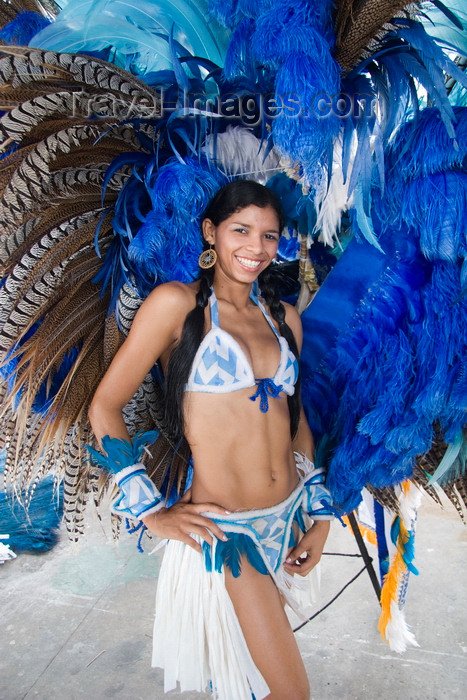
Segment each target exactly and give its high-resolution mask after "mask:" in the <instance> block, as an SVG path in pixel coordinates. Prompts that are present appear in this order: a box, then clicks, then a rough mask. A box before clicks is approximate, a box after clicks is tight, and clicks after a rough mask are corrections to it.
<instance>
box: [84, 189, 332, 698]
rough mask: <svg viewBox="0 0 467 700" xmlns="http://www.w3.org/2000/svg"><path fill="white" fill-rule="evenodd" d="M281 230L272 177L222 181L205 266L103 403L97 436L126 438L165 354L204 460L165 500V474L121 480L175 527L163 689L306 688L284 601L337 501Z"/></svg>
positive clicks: (132, 351) (173, 423)
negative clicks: (289, 301) (284, 286)
mask: <svg viewBox="0 0 467 700" xmlns="http://www.w3.org/2000/svg"><path fill="white" fill-rule="evenodd" d="M282 228H283V219H282V212H281V208H280V204H279V203H278V201H277V199H276V197H275V196H274V195H273V193H272V192H271V191H270V190H268V189H267V188H265V187H263V186H262V185H259V184H257V183H255V182H251V181H235V182H232V183H230V184H228V185H226V186H225V187H224V188H222V190H220V192H218V193H217V195H216V196H215V197H214V199H213V200H212V201H211V202H210V204H209V205H208V207H207V209H206V211H205V214H204V217H203V221H202V234H203V237H204V240H205V242H206V247H207V246H208V245H209V250H207V251H205V253H204V254H203V256H202V259H201V258H200V264H201V265H202V266H203V267H204V268H207V269H205V270H204V271H203V272H202V274H201V277H200V279H199V280H198V281H197V282H195V283H192V284H181V283H177V282H172V283H169V284H164V285H161V286H159V287H157V288H156V289H154V291H153V292H152V293H151V294H150V295H149V297H148V298H147V299H146V300H145V302H144V303H143V304H142V306H141V308H140V309H139V311H138V313H137V315H136V317H135V319H134V322H133V325H132V328H131V332H130V334H129V336H128V338H127V340H126V341H125V343H124V344H123V346H122V347H121V348H120V350H119V351H118V353H117V355H116V356H115V358H114V360H113V362H112V364H111V366H110V368H109V370H108V372H107V374H106V375H105V377H104V379H103V380H102V383H101V384H100V386H99V388H98V390H97V392H96V394H95V397H94V400H93V402H92V406H91V410H90V419H91V423H92V427H93V429H94V432H95V435H96V437H97V438H98V439H102V438H103V437H104V436H110V438H114V439H115V438H120V439H122V438H123V439H126V440H128V439H129V437H128V433H127V430H126V427H125V423H124V421H123V418H122V409H123V407H124V406H125V404H126V403H127V402H128V401H129V400H130V398H131V397H132V396H133V394H134V393H135V391H136V390H137V388H138V386H139V385H140V383H141V382H142V380H143V379H144V377H145V376H146V374H147V372H148V371H149V370H150V369H151V367H152V366H153V365H154V364H155V363H156V362H159V363H160V366H161V368H162V370H163V373H164V376H165V379H166V401H167V424H168V426H169V429H170V430H171V431H172V435H173V443H174V444H175V443H177V444H181V443H182V442H184V441H185V443H187V444H188V446H189V450H190V452H191V455H192V458H193V477H192V484H191V487H190V488H189V489H188V490H186V492H185V493H184V495H183V496H182V497H181V498H180V500H179V501H178V502H176V503H175V504H174V505H172V506H171V507H168V508H166V507H165V502H164V500H163V498H162V496H161V494H160V493H159V491H158V490H157V489H155V487H154V493H153V496H152V497H151V494H150V495H149V498H148V499H146V500H145V498H146V496H147V495H148V488H149V491H151V486H149V487H148V485H147V478H145V476H144V474H143V475H141V471H142V470H141V465H137V467H135V468H134V467H133V466H131V468H130V469H129V471H128V470H127V471H126V472H125V479H126V481H125V479H124V478H121V479H117V483H119V484H120V486H121V488H122V493H129V491H130V490H132V493H133V495H132V497H131V498H132V499H133V500H132V504H131V506H130V507H129V508H128V509H127V510H129V512H131V513H132V514H133V515H136V517H139V518H140V519H142V520H143V522H144V524H145V525H146V526H147V527H148V529H149V530H150V531H151V532H152V533H154V534H155V535H157V536H158V537H160V538H162V539H166V540H169V543H168V544H167V547H166V552H165V554H164V560H163V564H162V566H161V573H160V576H159V582H158V593H157V600H156V621H155V634H154V657H153V663H154V665H157V666H163V667H164V668H165V688H166V690H169V689H171V688H173V687H174V686H175V684H176V682H177V680H178V681H180V683H181V688H182V690H188V689H197V690H203V689H205V688H206V685H209V683H210V682H211V687H212V689H213V690H214V693H215V694H216V696H217V697H219V698H223V700H248V699H249V698H251V695H252V693H253V694H254V697H256V700H260V698H266V697H267V698H270V699H271V700H287V699H290V700H301V699H303V700H305V699H306V698H308V697H309V685H308V680H307V676H306V672H305V668H304V665H303V662H302V660H301V657H300V653H299V650H298V647H297V644H296V641H295V638H294V635H293V632H292V629H291V627H290V624H289V622H288V619H287V616H286V613H285V611H284V601H285V600H287V602H289V603H291V604H292V605H295V607H297V602H296V598H294V595H293V588H294V587H295V582H296V581H297V578H296V577H295V579H294V578H292V575H293V574H298V575H299V576H305V575H306V574H308V573H309V571H310V570H311V569H312V568H313V567H314V566H315V565H316V563H317V562H318V561H319V559H320V557H321V554H322V550H323V546H324V542H325V540H326V537H327V534H328V530H329V519H330V518H331V517H332V509H331V506H330V503H329V499H328V496H327V492H326V490H325V488H324V486H323V481H324V477H323V474H322V473H321V472H320V471H318V470H315V469H314V468H313V465H312V463H311V459H312V457H313V440H312V436H311V433H310V431H309V428H308V425H307V423H306V420H305V417H304V414H303V411H302V409H301V405H300V395H299V391H298V383H297V382H298V374H299V373H298V359H297V358H298V353H299V350H300V346H301V341H302V335H301V324H300V318H299V316H298V313H297V312H296V311H295V309H294V308H293V307H291V306H289V305H286V304H282V303H280V301H279V300H278V299H277V298H276V296H275V294H274V290H273V289H272V287H271V283H270V276H271V275H270V271H269V267H270V265H271V263H272V262H273V261H274V259H275V257H276V253H277V247H278V243H279V238H280V235H281V231H282ZM213 262H214V264H212V263H213ZM257 282H259V286H260V289H261V293H262V295H263V300H260V299H259V298H258V297H257V296H256V295H255V293H254V291H253V290H254V289H255V287H256V283H257ZM106 440H108V438H105V440H104V442H103V446H104V449H105V448H106V442H105V441H106ZM112 442H115V441H112V440H110V442H107V445H109V444H110V443H112ZM137 479H142V481H141V482H137ZM127 482H128V483H130V485H131V488H129V487H127V491H126V492H125V483H127ZM136 484H139V486H141V488H140V490H139V491H138V488H137V487H136V486H135V485H136ZM135 491H136V492H138V493H140V494H142V496H141V497H140V496H138V498H137V499H136V501H135V496H134V493H135ZM131 498H130V496H128V497H127V496H124V495H122V497H121V499H120V510H123V509H124V506H128V504H129V500H128V499H130V500H131ZM138 499H139V500H138ZM122 500H123V504H122ZM143 502H144V504H143V506H142V505H141V504H142V503H143ZM132 508H133V510H132ZM307 514H308V515H310V516H311V518H312V520H310V519H309V518H308V515H307ZM300 529H301V531H302V533H304V534H303V536H302V537H301V539H299V537H298V536H297V535H299V534H300Z"/></svg>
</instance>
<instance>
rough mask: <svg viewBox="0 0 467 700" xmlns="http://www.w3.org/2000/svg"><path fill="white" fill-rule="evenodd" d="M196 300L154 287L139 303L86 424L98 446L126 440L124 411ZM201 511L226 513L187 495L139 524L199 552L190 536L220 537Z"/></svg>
mask: <svg viewBox="0 0 467 700" xmlns="http://www.w3.org/2000/svg"><path fill="white" fill-rule="evenodd" d="M194 302H195V297H194V294H193V290H192V289H191V288H189V287H186V286H185V285H181V284H178V283H169V284H164V285H161V286H159V287H157V288H156V289H155V290H154V291H153V292H151V294H150V295H149V296H148V298H147V299H146V300H145V301H144V302H143V304H142V305H141V307H140V308H139V310H138V312H137V314H136V316H135V318H134V320H133V323H132V326H131V330H130V332H129V334H128V337H127V338H126V340H125V342H124V343H123V345H122V346H121V347H120V349H119V350H118V352H117V353H116V355H115V357H114V359H113V360H112V363H111V365H110V367H109V369H108V370H107V372H106V373H105V375H104V377H103V379H102V381H101V383H100V384H99V386H98V387H97V390H96V393H95V395H94V397H93V400H92V402H91V406H90V409H89V420H90V423H91V426H92V429H93V431H94V435H95V436H96V438H97V440H98V441H99V443H101V440H102V438H103V437H104V436H105V435H109V436H110V437H111V438H120V439H124V440H130V437H129V435H128V430H127V428H126V425H125V422H124V420H123V415H122V410H123V408H124V407H125V406H126V404H127V403H128V402H129V401H130V399H131V398H132V396H133V395H134V394H135V392H136V391H137V389H138V387H139V386H140V385H141V383H142V381H143V380H144V378H145V377H146V375H147V373H148V372H149V371H150V370H151V368H152V367H153V366H154V364H155V363H156V362H157V360H160V359H162V360H163V361H166V360H167V359H168V357H169V355H170V352H171V351H172V349H173V348H174V346H175V345H176V343H177V342H178V339H179V338H180V335H181V331H182V328H183V323H184V321H185V318H186V315H187V313H188V312H189V311H190V310H191V309H192V308H193V306H194ZM203 511H210V512H215V513H220V514H224V513H225V512H226V511H225V509H224V508H221V507H220V506H218V505H216V504H213V503H209V504H208V503H198V504H194V503H191V502H190V494H189V493H188V494H185V496H183V497H182V498H181V499H180V501H179V502H178V503H176V504H175V505H173V506H172V507H171V508H168V509H165V508H164V509H163V510H160V511H158V512H157V513H152V514H150V515H148V516H147V517H145V518H142V520H143V523H144V524H145V525H146V527H147V528H148V529H149V530H150V531H151V532H153V533H154V534H155V535H157V536H158V537H161V538H164V539H178V540H181V541H182V542H185V543H186V544H188V545H190V546H191V547H193V548H194V549H196V550H198V551H201V546H200V545H199V543H198V542H197V541H196V540H194V539H193V537H191V534H198V535H200V536H201V537H202V539H204V540H206V542H208V543H210V542H211V539H212V538H211V536H210V534H209V531H210V532H212V533H213V534H214V535H215V536H216V537H218V538H220V539H223V538H224V533H223V532H222V530H221V529H220V528H219V527H218V526H217V525H216V524H215V523H214V522H213V521H212V520H209V519H208V518H205V517H204V516H203V515H201V513H202V512H203ZM207 528H209V531H208V529H207Z"/></svg>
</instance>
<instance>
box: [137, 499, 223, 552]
mask: <svg viewBox="0 0 467 700" xmlns="http://www.w3.org/2000/svg"><path fill="white" fill-rule="evenodd" d="M205 512H209V513H219V515H225V514H226V513H229V511H227V510H226V509H225V508H221V506H218V505H216V504H215V503H191V489H188V491H187V492H186V493H185V494H184V495H183V496H182V498H181V499H180V500H179V501H177V503H174V505H173V506H171V507H170V508H163V509H162V510H160V511H158V512H157V513H152V514H151V515H148V516H147V517H146V518H143V523H144V524H145V525H146V527H147V528H148V530H149V531H150V532H152V533H153V534H154V535H156V536H157V537H160V538H161V539H163V540H180V541H181V542H185V544H187V545H189V546H190V547H193V549H195V550H196V551H197V552H201V551H202V549H201V545H200V544H199V542H197V541H196V540H195V539H194V538H193V537H192V535H199V537H201V539H203V540H204V541H205V542H207V543H208V544H209V545H210V544H212V536H214V537H217V538H218V539H220V540H224V541H225V540H227V539H228V538H227V537H226V536H225V534H224V532H223V531H222V530H221V528H220V527H219V526H218V525H217V524H216V523H215V522H214V521H213V520H211V519H210V518H207V517H206V516H204V515H202V513H205Z"/></svg>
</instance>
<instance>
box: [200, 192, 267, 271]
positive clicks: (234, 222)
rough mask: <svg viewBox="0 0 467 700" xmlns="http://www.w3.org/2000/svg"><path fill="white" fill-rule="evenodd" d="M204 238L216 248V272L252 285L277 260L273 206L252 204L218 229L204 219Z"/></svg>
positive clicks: (232, 216) (230, 217)
mask: <svg viewBox="0 0 467 700" xmlns="http://www.w3.org/2000/svg"><path fill="white" fill-rule="evenodd" d="M203 236H204V238H205V239H206V241H207V242H208V243H210V244H211V245H214V246H215V248H216V253H217V262H216V272H219V271H222V273H224V274H225V275H226V276H227V277H229V278H230V279H234V280H237V281H241V282H247V283H250V284H251V283H252V282H254V280H255V279H256V278H257V277H258V275H259V274H260V273H261V272H262V271H263V270H264V269H266V267H268V265H270V263H271V262H272V260H274V259H275V257H276V253H277V246H278V245H279V238H280V231H279V219H278V217H277V214H276V212H275V211H274V209H273V208H272V207H264V208H263V207H257V206H255V205H254V204H251V205H250V206H248V207H245V208H244V209H240V210H239V211H237V212H235V213H234V214H232V215H231V216H229V218H228V219H225V220H224V221H222V222H221V223H220V224H219V226H214V224H213V223H212V221H210V219H205V220H204V221H203Z"/></svg>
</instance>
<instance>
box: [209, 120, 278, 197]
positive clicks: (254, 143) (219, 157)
mask: <svg viewBox="0 0 467 700" xmlns="http://www.w3.org/2000/svg"><path fill="white" fill-rule="evenodd" d="M266 148H267V143H266V141H263V142H261V141H260V140H259V139H258V138H256V136H255V135H254V134H253V133H252V132H251V131H250V129H246V128H244V127H241V126H229V127H227V129H226V131H224V132H223V133H221V134H218V135H217V136H216V137H214V135H212V134H210V135H209V136H208V137H207V138H206V142H205V145H204V149H203V150H204V152H205V153H206V155H207V157H208V158H209V159H210V160H214V158H215V163H216V166H217V167H218V168H219V169H220V170H222V171H223V172H224V173H225V174H226V175H231V176H232V175H233V176H236V177H238V176H244V177H246V178H248V179H250V180H256V182H259V183H261V184H262V185H264V184H266V182H267V181H268V180H269V179H270V178H271V177H272V176H273V175H275V174H276V173H277V172H279V171H280V170H281V168H280V162H279V156H278V154H277V153H276V152H275V151H274V149H273V150H272V151H271V152H270V153H269V154H268V156H267V158H266V159H265V158H264V154H265V152H266Z"/></svg>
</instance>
